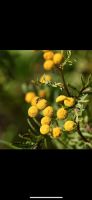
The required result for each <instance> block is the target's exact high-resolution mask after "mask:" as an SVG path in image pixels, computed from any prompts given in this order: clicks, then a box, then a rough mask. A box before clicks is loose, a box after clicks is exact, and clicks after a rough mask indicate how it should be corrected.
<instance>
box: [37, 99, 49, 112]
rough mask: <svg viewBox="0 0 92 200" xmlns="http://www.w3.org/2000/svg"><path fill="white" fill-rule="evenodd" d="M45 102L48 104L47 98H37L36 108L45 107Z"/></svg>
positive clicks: (41, 108)
mask: <svg viewBox="0 0 92 200" xmlns="http://www.w3.org/2000/svg"><path fill="white" fill-rule="evenodd" d="M47 104H48V103H47V100H45V99H39V100H38V103H37V108H38V109H39V110H43V109H44V108H46V106H47Z"/></svg>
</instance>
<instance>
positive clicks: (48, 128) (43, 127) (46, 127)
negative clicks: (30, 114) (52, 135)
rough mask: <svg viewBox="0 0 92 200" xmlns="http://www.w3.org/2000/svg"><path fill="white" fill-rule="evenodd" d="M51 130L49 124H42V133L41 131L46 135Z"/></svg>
mask: <svg viewBox="0 0 92 200" xmlns="http://www.w3.org/2000/svg"><path fill="white" fill-rule="evenodd" d="M49 132H50V126H49V125H47V124H45V125H42V126H41V127H40V133H41V134H42V135H46V134H48V133H49Z"/></svg>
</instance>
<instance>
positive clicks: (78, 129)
mask: <svg viewBox="0 0 92 200" xmlns="http://www.w3.org/2000/svg"><path fill="white" fill-rule="evenodd" d="M77 131H78V134H79V135H80V136H81V138H82V139H83V140H84V142H88V143H89V141H88V140H87V139H86V138H85V137H84V136H83V135H82V133H81V130H80V124H79V122H78V124H77Z"/></svg>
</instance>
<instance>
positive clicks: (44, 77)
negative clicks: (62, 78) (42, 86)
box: [40, 75, 52, 83]
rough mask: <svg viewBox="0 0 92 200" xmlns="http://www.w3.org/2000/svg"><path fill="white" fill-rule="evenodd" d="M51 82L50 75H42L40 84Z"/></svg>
mask: <svg viewBox="0 0 92 200" xmlns="http://www.w3.org/2000/svg"><path fill="white" fill-rule="evenodd" d="M51 80H52V77H51V76H50V75H43V76H41V78H40V82H41V83H46V82H49V81H51Z"/></svg>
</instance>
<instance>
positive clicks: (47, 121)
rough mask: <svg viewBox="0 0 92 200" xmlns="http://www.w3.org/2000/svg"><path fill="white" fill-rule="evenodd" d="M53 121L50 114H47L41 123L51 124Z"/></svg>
mask: <svg viewBox="0 0 92 200" xmlns="http://www.w3.org/2000/svg"><path fill="white" fill-rule="evenodd" d="M50 123H51V118H50V117H48V116H45V117H43V118H42V119H41V124H42V125H44V124H47V125H50Z"/></svg>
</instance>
